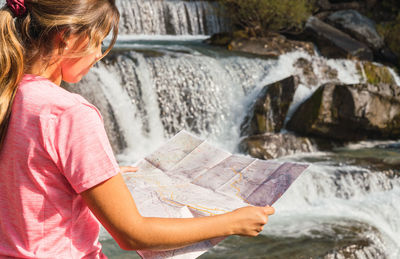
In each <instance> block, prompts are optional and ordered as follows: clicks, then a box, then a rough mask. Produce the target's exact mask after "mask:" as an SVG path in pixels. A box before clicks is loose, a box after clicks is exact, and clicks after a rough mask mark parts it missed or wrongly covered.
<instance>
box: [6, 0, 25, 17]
mask: <svg viewBox="0 0 400 259" xmlns="http://www.w3.org/2000/svg"><path fill="white" fill-rule="evenodd" d="M7 6H8V8H10V9H11V11H12V12H13V14H14V16H15V17H22V16H23V15H24V14H25V13H26V6H25V3H24V0H7Z"/></svg>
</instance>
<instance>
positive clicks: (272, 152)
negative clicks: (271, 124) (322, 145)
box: [240, 133, 317, 160]
mask: <svg viewBox="0 0 400 259" xmlns="http://www.w3.org/2000/svg"><path fill="white" fill-rule="evenodd" d="M315 145H316V143H315V142H313V141H312V140H311V139H309V138H305V137H297V136H295V135H292V134H281V133H265V134H262V135H254V136H250V137H247V138H245V139H244V140H242V142H241V143H240V149H241V150H242V151H243V152H246V153H248V154H249V155H251V156H252V157H255V158H259V159H265V160H267V159H275V158H278V157H282V156H288V155H293V154H296V153H309V152H314V151H316V150H317V149H316V146H315Z"/></svg>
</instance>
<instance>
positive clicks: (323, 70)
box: [293, 58, 339, 86]
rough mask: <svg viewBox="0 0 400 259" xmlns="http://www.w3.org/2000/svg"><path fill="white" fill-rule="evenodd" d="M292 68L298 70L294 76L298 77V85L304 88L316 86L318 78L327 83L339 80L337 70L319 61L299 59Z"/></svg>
mask: <svg viewBox="0 0 400 259" xmlns="http://www.w3.org/2000/svg"><path fill="white" fill-rule="evenodd" d="M293 66H294V67H296V68H297V69H298V74H297V73H296V75H299V77H300V83H301V84H304V85H306V86H318V83H319V80H320V77H322V78H323V80H326V81H329V82H330V81H338V80H339V79H338V71H337V69H335V68H332V67H331V66H329V64H328V63H327V62H324V61H321V60H320V59H311V60H308V59H306V58H299V59H297V60H296V62H294V64H293ZM317 74H318V75H317Z"/></svg>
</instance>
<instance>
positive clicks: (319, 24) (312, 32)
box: [305, 16, 373, 60]
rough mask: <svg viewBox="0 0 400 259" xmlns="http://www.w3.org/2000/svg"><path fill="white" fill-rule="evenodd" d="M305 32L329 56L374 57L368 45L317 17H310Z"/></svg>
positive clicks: (364, 58) (370, 58) (369, 58)
mask: <svg viewBox="0 0 400 259" xmlns="http://www.w3.org/2000/svg"><path fill="white" fill-rule="evenodd" d="M305 33H306V34H307V35H309V37H310V38H311V39H312V41H313V42H315V44H316V45H317V46H318V49H319V51H320V52H321V54H322V55H324V56H326V57H328V58H349V57H355V58H358V59H360V60H372V59H373V53H372V51H371V49H370V48H369V47H368V46H367V45H365V44H364V43H362V42H359V41H357V40H355V39H353V38H352V37H350V36H349V35H348V34H346V33H344V32H342V31H340V30H338V29H336V28H335V27H333V26H331V25H329V24H327V23H325V22H323V21H321V20H320V19H318V18H316V17H313V16H312V17H310V18H309V19H308V21H307V23H306V27H305Z"/></svg>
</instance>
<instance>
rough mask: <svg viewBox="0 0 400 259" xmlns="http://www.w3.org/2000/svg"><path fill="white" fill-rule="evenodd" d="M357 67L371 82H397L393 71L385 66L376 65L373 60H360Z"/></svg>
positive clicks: (368, 81)
mask: <svg viewBox="0 0 400 259" xmlns="http://www.w3.org/2000/svg"><path fill="white" fill-rule="evenodd" d="M357 69H358V71H359V73H360V74H362V75H364V76H365V77H366V81H367V83H369V84H375V85H376V84H380V83H383V84H393V85H394V84H396V80H395V79H394V78H393V75H392V73H390V71H389V69H388V68H387V67H385V66H380V65H376V64H374V63H371V62H360V63H358V64H357Z"/></svg>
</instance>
